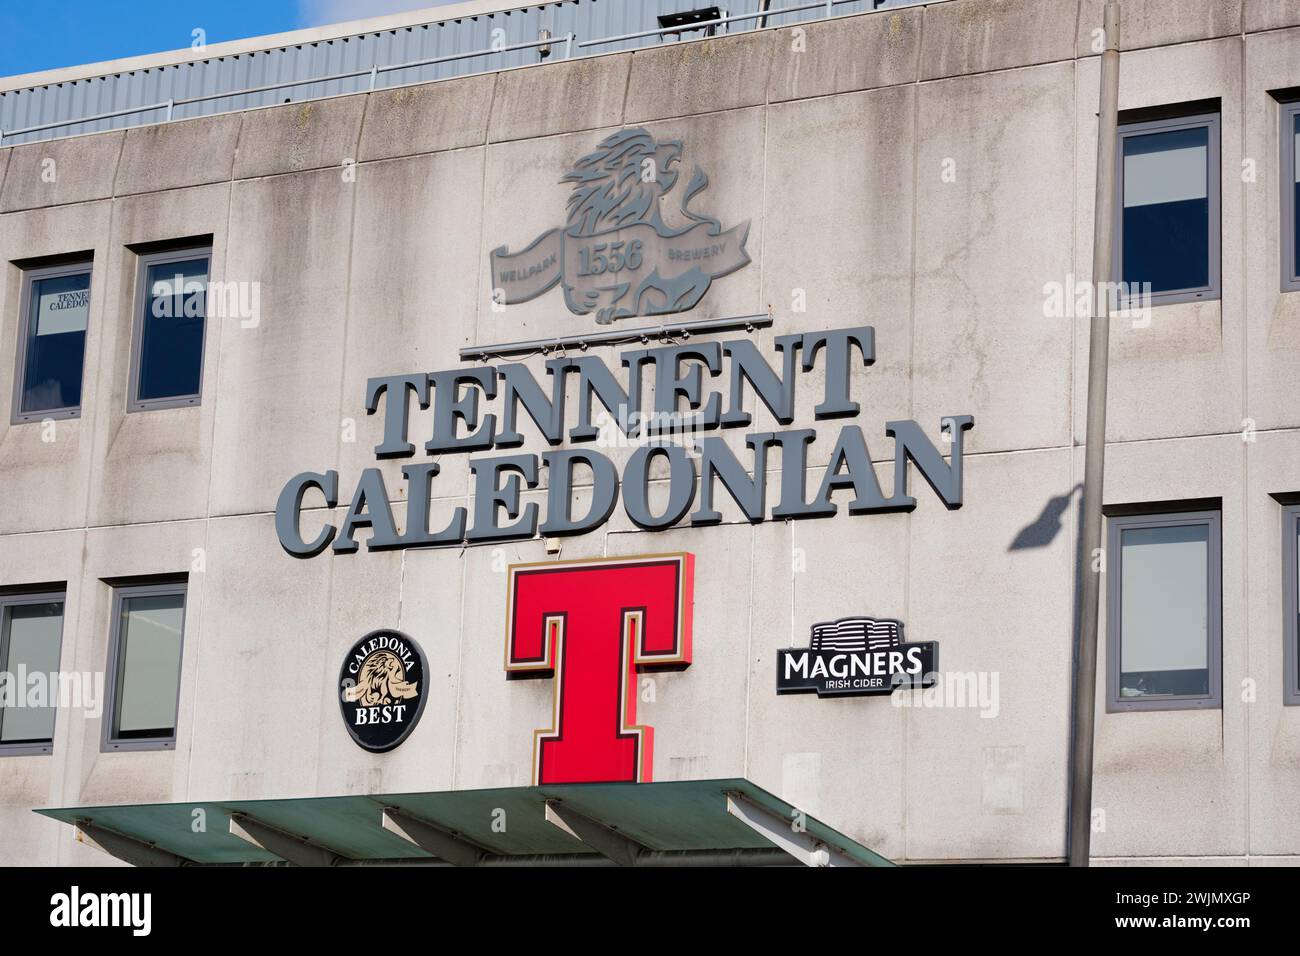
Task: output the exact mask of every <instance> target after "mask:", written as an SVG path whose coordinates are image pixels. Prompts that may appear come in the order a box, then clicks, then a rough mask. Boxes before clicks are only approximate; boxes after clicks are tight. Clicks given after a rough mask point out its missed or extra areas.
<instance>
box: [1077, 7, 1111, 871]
mask: <svg viewBox="0 0 1300 956" xmlns="http://www.w3.org/2000/svg"><path fill="white" fill-rule="evenodd" d="M1104 23H1105V42H1106V48H1105V52H1103V53H1102V57H1101V102H1100V107H1099V109H1098V111H1097V196H1096V208H1095V209H1094V211H1093V237H1092V281H1093V289H1092V293H1093V294H1092V299H1093V312H1092V323H1091V337H1090V339H1089V344H1088V422H1087V433H1086V438H1085V441H1086V446H1085V457H1084V468H1083V475H1084V477H1083V506H1082V507H1083V522H1082V523H1083V534H1082V537H1081V539H1080V542H1079V554H1078V561H1077V564H1078V567H1077V579H1076V581H1077V590H1076V593H1077V594H1079V595H1080V598H1079V614H1078V632H1077V634H1076V635H1075V647H1074V708H1073V714H1074V720H1073V723H1072V725H1071V727H1070V805H1069V821H1070V822H1069V833H1068V837H1067V844H1066V845H1067V847H1068V853H1069V861H1070V865H1071V866H1087V865H1088V860H1089V857H1090V855H1091V854H1090V851H1091V838H1092V829H1091V825H1092V747H1093V733H1094V727H1095V710H1096V700H1097V697H1096V691H1097V619H1098V616H1099V613H1100V603H1101V602H1100V598H1101V573H1100V571H1096V572H1094V571H1093V561H1094V557H1095V556H1096V555H1097V554H1098V553H1099V551H1100V548H1101V546H1102V545H1101V531H1102V515H1101V504H1102V482H1103V478H1104V474H1105V465H1106V375H1107V372H1108V368H1107V365H1108V359H1109V354H1108V352H1109V347H1110V314H1109V308H1110V302H1109V295H1108V292H1109V288H1110V282H1111V279H1112V277H1111V271H1112V249H1113V244H1114V235H1115V221H1114V220H1115V174H1116V162H1115V150H1116V146H1117V141H1118V130H1117V127H1118V123H1119V0H1106V13H1105V20H1104ZM1099 567H1100V568H1104V567H1105V565H1104V563H1103V564H1101V565H1100V566H1099Z"/></svg>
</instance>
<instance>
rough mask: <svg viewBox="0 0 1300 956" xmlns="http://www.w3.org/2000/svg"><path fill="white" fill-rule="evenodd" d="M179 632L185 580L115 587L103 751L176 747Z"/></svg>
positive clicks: (181, 636) (180, 642)
mask: <svg viewBox="0 0 1300 956" xmlns="http://www.w3.org/2000/svg"><path fill="white" fill-rule="evenodd" d="M184 631H185V585H184V584H162V585H144V586H138V587H123V588H117V589H115V590H114V592H113V630H112V635H111V637H110V639H109V648H108V706H107V708H106V710H105V714H104V748H103V749H104V750H106V751H109V750H157V749H167V748H170V747H172V746H174V745H175V742H176V708H177V702H178V699H179V694H180V679H181V645H182V641H183V636H184Z"/></svg>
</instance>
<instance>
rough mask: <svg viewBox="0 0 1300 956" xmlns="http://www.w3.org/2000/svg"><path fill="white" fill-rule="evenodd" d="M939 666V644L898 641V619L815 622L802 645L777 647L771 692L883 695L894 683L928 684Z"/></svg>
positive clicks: (919, 685)
mask: <svg viewBox="0 0 1300 956" xmlns="http://www.w3.org/2000/svg"><path fill="white" fill-rule="evenodd" d="M938 666H939V645H938V644H937V643H936V642H935V641H925V642H923V643H920V644H905V643H903V622H902V621H895V620H891V619H877V618H874V617H842V618H840V619H839V620H836V621H826V622H824V623H822V624H814V625H813V626H812V637H811V639H810V640H809V642H808V646H807V647H788V648H783V649H781V650H778V651H777V652H776V692H777V693H778V694H808V693H812V692H814V691H815V692H816V694H817V696H818V697H851V696H861V695H866V694H888V693H889V692H890V691H892V690H893V689H894V688H895V687H929V686H930V685H931V684H933V683H934V680H935V671H936V669H937V668H938Z"/></svg>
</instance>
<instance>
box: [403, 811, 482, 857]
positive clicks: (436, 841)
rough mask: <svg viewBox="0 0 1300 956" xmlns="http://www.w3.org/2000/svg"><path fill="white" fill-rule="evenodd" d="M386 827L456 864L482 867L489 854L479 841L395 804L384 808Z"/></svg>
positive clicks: (421, 847)
mask: <svg viewBox="0 0 1300 956" xmlns="http://www.w3.org/2000/svg"><path fill="white" fill-rule="evenodd" d="M383 827H384V829H385V830H387V831H389V832H390V833H396V834H397V835H398V836H399V837H401V838H402V839H404V840H407V841H409V842H411V843H414V844H415V845H416V846H418V847H419V848H420V849H421V850H425V851H427V852H429V853H432V854H433V855H434V856H436V857H437V858H438V859H440V860H446V861H447V862H448V863H451V864H452V865H454V866H478V865H479V863H480V862H481V861H482V860H483V858H484V857H485V856H486V855H487V851H486V850H485V849H484V848H483V847H481V846H479V845H478V844H477V843H472V842H471V841H469V840H466V839H465V838H464V837H462V836H460V835H459V834H456V833H452V832H450V831H448V830H444V829H443V828H442V827H440V826H438V825H437V824H434V823H430V822H428V821H427V820H421V819H420V818H419V817H413V816H411V815H410V814H409V813H405V812H404V811H402V810H397V809H394V808H392V807H388V808H385V809H384V816H383Z"/></svg>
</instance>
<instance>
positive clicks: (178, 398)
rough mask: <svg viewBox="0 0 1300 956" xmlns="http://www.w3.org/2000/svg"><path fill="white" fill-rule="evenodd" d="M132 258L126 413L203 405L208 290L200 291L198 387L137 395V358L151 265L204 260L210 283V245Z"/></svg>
mask: <svg viewBox="0 0 1300 956" xmlns="http://www.w3.org/2000/svg"><path fill="white" fill-rule="evenodd" d="M136 258H137V259H138V262H137V263H136V274H135V303H134V307H133V310H132V314H133V316H134V318H133V319H132V320H131V377H130V378H129V379H128V380H127V392H126V410H127V411H128V412H147V411H152V410H154V409H161V408H195V407H197V406H199V405H202V404H203V364H204V360H205V359H206V357H207V340H208V307H209V305H211V297H210V294H209V290H208V289H206V288H205V289H204V290H203V336H202V340H201V341H200V343H199V387H198V391H196V392H194V393H193V394H191V395H169V396H168V397H166V398H151V399H141V398H140V374H141V372H142V371H143V369H142V367H141V359H142V357H143V351H144V320H145V314H144V313H145V310H146V309H147V308H149V303H150V302H151V301H152V299H153V297H152V296H151V295H149V290H148V288H147V285H148V281H149V269H150V267H151V266H157V265H165V264H166V263H168V262H187V261H189V260H191V259H198V258H205V259H207V260H208V284H209V285H210V284H211V282H212V246H210V245H205V246H187V247H186V248H184V249H168V250H166V251H165V252H148V253H139V254H138V255H137V256H136Z"/></svg>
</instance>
